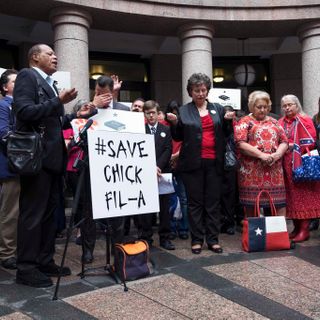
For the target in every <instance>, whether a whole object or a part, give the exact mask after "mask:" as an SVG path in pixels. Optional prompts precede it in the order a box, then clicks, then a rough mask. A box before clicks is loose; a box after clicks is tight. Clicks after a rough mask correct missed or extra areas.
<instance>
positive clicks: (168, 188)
mask: <svg viewBox="0 0 320 320" xmlns="http://www.w3.org/2000/svg"><path fill="white" fill-rule="evenodd" d="M158 186H159V194H169V193H174V187H173V183H172V173H163V174H162V175H161V177H159V179H158Z"/></svg>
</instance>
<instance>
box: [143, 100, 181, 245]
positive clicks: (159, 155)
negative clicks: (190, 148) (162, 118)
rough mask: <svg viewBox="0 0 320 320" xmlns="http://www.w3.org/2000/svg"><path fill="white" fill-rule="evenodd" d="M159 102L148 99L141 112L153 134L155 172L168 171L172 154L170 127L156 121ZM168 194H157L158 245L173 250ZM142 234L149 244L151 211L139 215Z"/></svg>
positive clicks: (147, 130)
mask: <svg viewBox="0 0 320 320" xmlns="http://www.w3.org/2000/svg"><path fill="white" fill-rule="evenodd" d="M159 110H160V107H159V104H158V103H157V102H156V101H153V100H148V101H146V102H145V103H144V105H143V112H144V115H145V118H146V122H147V123H146V133H148V134H153V135H154V142H155V148H156V162H157V174H158V176H161V174H162V173H168V172H170V164H169V163H170V159H171V154H172V139H171V133H170V128H169V127H167V126H165V125H163V124H161V123H159V122H158V112H159ZM169 197H170V196H169V194H164V195H160V196H159V202H160V212H159V217H160V223H159V227H158V233H159V240H160V246H161V247H162V248H164V249H166V250H174V249H175V246H174V245H173V243H172V242H171V241H170V240H169V235H170V215H169ZM141 224H142V234H141V238H142V239H144V240H146V241H148V243H149V244H150V245H151V244H152V242H153V240H152V235H153V231H152V213H149V214H145V215H141Z"/></svg>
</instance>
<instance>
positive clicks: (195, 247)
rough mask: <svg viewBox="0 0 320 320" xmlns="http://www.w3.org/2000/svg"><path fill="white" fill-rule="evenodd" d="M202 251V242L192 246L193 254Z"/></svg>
mask: <svg viewBox="0 0 320 320" xmlns="http://www.w3.org/2000/svg"><path fill="white" fill-rule="evenodd" d="M201 251H202V244H200V243H199V244H198V243H196V244H194V245H192V247H191V252H192V253H193V254H200V253H201Z"/></svg>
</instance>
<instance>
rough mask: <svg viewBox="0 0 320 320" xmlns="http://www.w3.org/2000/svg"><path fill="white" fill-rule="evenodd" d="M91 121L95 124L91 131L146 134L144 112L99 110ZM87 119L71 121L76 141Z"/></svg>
mask: <svg viewBox="0 0 320 320" xmlns="http://www.w3.org/2000/svg"><path fill="white" fill-rule="evenodd" d="M90 119H92V120H93V124H92V126H91V127H90V131H91V130H107V131H114V132H134V133H145V130H146V129H145V125H144V114H143V112H128V111H124V110H116V109H98V114H96V115H94V116H93V117H91V118H90ZM87 121H88V120H87V119H79V118H78V119H74V120H72V121H71V125H72V129H73V132H74V139H75V141H77V139H78V133H79V131H80V130H81V129H82V128H83V126H84V125H85V124H86V122H87Z"/></svg>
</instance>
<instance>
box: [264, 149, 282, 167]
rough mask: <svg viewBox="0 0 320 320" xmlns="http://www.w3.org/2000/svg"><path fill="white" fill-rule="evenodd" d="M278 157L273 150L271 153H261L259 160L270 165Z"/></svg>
mask: <svg viewBox="0 0 320 320" xmlns="http://www.w3.org/2000/svg"><path fill="white" fill-rule="evenodd" d="M279 159H280V156H279V154H278V153H276V152H274V153H272V154H270V153H262V155H261V156H260V160H261V162H262V163H263V164H265V165H268V166H272V165H273V164H274V163H275V162H276V161H278V160H279Z"/></svg>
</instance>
